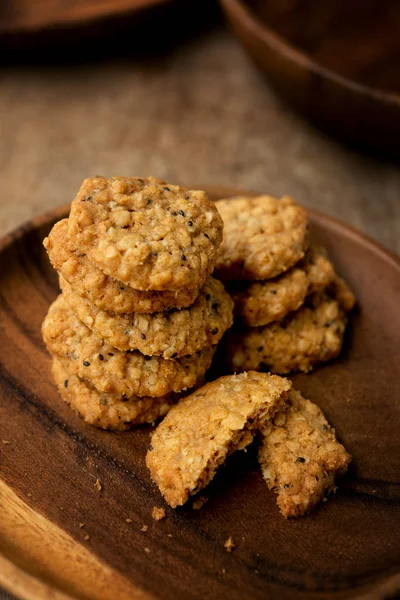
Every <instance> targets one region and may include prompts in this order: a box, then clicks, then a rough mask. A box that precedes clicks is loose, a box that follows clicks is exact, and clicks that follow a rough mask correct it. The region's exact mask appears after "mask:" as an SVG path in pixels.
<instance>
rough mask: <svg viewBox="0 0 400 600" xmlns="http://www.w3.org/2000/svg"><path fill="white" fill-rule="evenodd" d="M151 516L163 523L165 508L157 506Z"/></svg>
mask: <svg viewBox="0 0 400 600" xmlns="http://www.w3.org/2000/svg"><path fill="white" fill-rule="evenodd" d="M151 516H152V517H153V519H155V520H156V521H161V519H164V518H165V509H164V508H158V507H157V506H155V507H154V508H153V512H152V513H151Z"/></svg>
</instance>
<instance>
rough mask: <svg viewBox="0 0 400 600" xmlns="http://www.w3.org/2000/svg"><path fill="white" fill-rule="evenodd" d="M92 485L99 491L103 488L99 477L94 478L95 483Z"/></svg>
mask: <svg viewBox="0 0 400 600" xmlns="http://www.w3.org/2000/svg"><path fill="white" fill-rule="evenodd" d="M94 487H95V488H96V490H97V491H98V492H101V490H102V489H103V486H102V485H101V483H100V479H96V481H95V484H94Z"/></svg>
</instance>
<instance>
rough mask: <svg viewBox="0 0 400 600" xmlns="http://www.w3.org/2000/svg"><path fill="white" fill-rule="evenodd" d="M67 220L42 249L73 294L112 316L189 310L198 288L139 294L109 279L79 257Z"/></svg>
mask: <svg viewBox="0 0 400 600" xmlns="http://www.w3.org/2000/svg"><path fill="white" fill-rule="evenodd" d="M67 230H68V219H62V221H59V222H58V223H56V224H55V225H54V227H53V229H52V230H51V231H50V233H49V235H48V237H47V238H45V240H44V242H43V245H44V246H45V248H46V250H47V253H48V255H49V258H50V261H51V264H52V265H53V267H54V268H55V269H57V271H58V272H59V273H60V274H61V275H62V276H63V277H64V279H65V280H66V281H68V283H69V284H70V285H71V286H72V288H73V290H74V291H75V292H76V293H77V294H79V295H80V296H83V297H84V298H86V299H87V300H88V301H89V302H91V303H93V304H95V306H97V307H98V308H100V309H102V310H112V311H114V312H116V313H130V312H139V313H154V312H159V311H162V310H169V309H170V308H184V307H186V306H190V305H191V304H193V302H194V301H195V300H196V298H197V296H198V294H199V287H198V286H197V287H193V288H183V289H181V290H179V291H176V292H173V291H167V290H166V291H163V292H155V291H149V292H146V291H142V290H134V289H133V288H131V287H129V286H127V285H125V284H123V283H122V282H120V281H117V280H116V279H113V278H112V277H109V276H108V275H106V274H105V273H103V271H101V270H100V269H99V268H97V267H96V266H95V265H94V264H93V263H91V262H90V260H89V259H88V258H87V256H86V255H84V254H81V253H80V252H79V251H78V250H77V248H76V247H75V246H74V244H73V243H72V242H71V240H70V238H69V237H68V235H67Z"/></svg>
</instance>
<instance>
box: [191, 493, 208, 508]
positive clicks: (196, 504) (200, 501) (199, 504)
mask: <svg viewBox="0 0 400 600" xmlns="http://www.w3.org/2000/svg"><path fill="white" fill-rule="evenodd" d="M207 500H208V498H207V497H206V496H200V497H199V498H196V500H194V501H193V504H192V508H194V510H200V509H201V508H203V506H204V505H205V503H206V502H207Z"/></svg>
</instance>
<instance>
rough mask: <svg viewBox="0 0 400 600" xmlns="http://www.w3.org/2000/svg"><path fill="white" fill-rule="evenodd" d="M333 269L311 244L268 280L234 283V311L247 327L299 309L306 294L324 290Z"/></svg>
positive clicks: (331, 277)
mask: <svg viewBox="0 0 400 600" xmlns="http://www.w3.org/2000/svg"><path fill="white" fill-rule="evenodd" d="M334 278H335V270H334V268H333V265H332V263H331V262H330V261H329V259H328V258H327V255H326V251H325V249H324V248H319V247H311V248H310V249H309V250H308V251H307V254H306V256H305V257H304V259H303V260H302V261H301V262H300V263H298V265H297V266H295V267H292V268H291V269H290V270H289V271H287V272H286V273H283V275H280V276H279V277H276V278H275V279H269V280H268V281H257V282H250V283H247V282H246V283H245V284H240V283H239V284H238V285H236V286H235V284H234V285H233V288H232V291H231V290H229V291H230V294H231V296H232V298H233V300H234V302H235V314H236V315H237V316H238V317H240V318H241V320H242V321H243V322H244V323H245V324H246V325H249V326H250V327H259V326H261V325H268V323H272V322H273V321H278V320H279V319H282V318H283V317H285V316H286V315H287V314H288V313H290V312H293V311H295V310H297V309H298V308H300V306H301V305H302V304H303V303H304V300H305V298H306V296H307V295H308V294H311V293H314V292H317V291H320V290H322V289H325V288H326V287H327V286H328V285H329V284H330V283H331V282H332V281H333V280H334Z"/></svg>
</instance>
